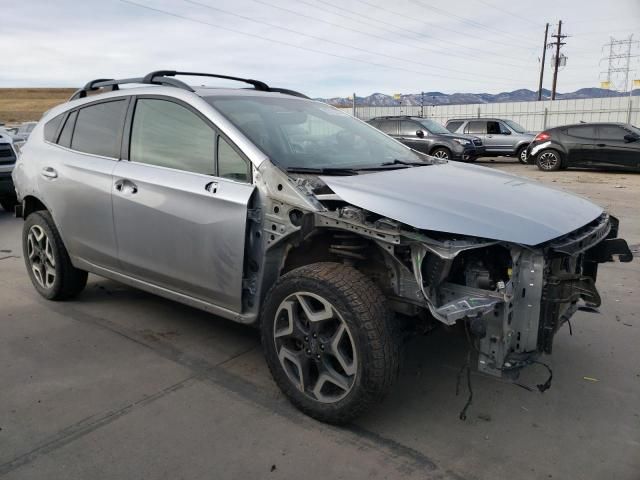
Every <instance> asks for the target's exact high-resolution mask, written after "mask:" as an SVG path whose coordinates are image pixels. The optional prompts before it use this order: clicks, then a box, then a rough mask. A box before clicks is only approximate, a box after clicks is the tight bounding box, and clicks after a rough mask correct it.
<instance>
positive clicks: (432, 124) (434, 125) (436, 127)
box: [420, 119, 451, 135]
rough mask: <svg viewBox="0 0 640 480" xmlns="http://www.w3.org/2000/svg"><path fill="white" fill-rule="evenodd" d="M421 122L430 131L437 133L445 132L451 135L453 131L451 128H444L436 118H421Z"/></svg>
mask: <svg viewBox="0 0 640 480" xmlns="http://www.w3.org/2000/svg"><path fill="white" fill-rule="evenodd" d="M420 124H422V125H423V126H424V128H426V129H427V130H428V131H429V133H435V134H443V133H444V134H446V135H450V134H451V132H450V131H449V130H447V129H446V128H444V127H443V126H442V125H440V124H439V123H438V122H436V121H435V120H429V119H424V120H420Z"/></svg>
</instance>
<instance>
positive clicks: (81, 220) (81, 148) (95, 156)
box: [38, 98, 129, 268]
mask: <svg viewBox="0 0 640 480" xmlns="http://www.w3.org/2000/svg"><path fill="white" fill-rule="evenodd" d="M128 101H129V99H128V98H120V99H117V100H105V101H100V102H94V103H91V104H88V105H86V106H82V107H80V108H78V109H74V110H72V111H70V112H68V113H67V114H64V115H62V116H61V118H57V117H56V118H54V119H52V120H51V121H50V122H49V123H53V124H54V126H56V128H54V129H49V132H47V130H48V129H47V127H45V139H46V141H47V142H49V143H52V144H57V146H56V147H55V148H51V149H49V150H48V151H47V152H46V155H43V156H42V159H41V160H40V162H41V164H40V165H39V177H38V189H39V191H40V193H41V195H42V199H43V201H44V203H45V204H46V205H47V206H48V207H49V209H50V210H51V214H52V215H53V218H54V220H55V222H56V225H57V226H58V228H59V230H60V234H61V236H62V239H63V241H64V243H65V246H66V247H67V250H68V251H69V254H70V255H71V257H72V260H73V261H74V263H77V260H81V261H85V262H89V263H91V264H94V265H98V266H102V267H107V268H114V267H116V266H117V263H118V260H117V251H116V242H115V235H114V232H113V215H112V208H111V185H112V183H113V180H112V174H113V170H114V168H115V166H116V164H117V163H118V162H117V160H118V158H119V156H120V146H121V140H122V130H123V126H124V119H125V114H126V111H127V104H128ZM56 122H57V123H56Z"/></svg>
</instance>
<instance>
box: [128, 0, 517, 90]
mask: <svg viewBox="0 0 640 480" xmlns="http://www.w3.org/2000/svg"><path fill="white" fill-rule="evenodd" d="M118 1H119V2H121V3H125V4H129V5H133V6H136V7H138V8H143V9H146V10H149V11H152V12H156V13H161V14H163V15H167V16H171V17H174V18H179V19H182V20H186V21H188V22H193V23H198V24H200V25H205V26H208V27H212V28H215V29H218V30H224V31H227V32H232V33H237V34H239V35H244V36H247V37H251V38H258V39H260V40H264V41H267V42H271V43H275V44H278V45H284V46H287V47H290V48H295V49H297V50H303V51H307V52H312V53H319V54H321V55H326V56H329V57H334V58H339V59H341V60H347V61H350V62H357V63H362V64H365V65H372V66H374V67H378V68H383V69H385V70H391V71H404V72H409V73H415V74H418V75H423V76H425V77H438V78H445V79H454V80H459V81H462V82H473V83H476V84H477V82H476V81H474V80H471V79H466V78H458V77H450V76H445V75H439V74H436V73H430V72H422V71H418V70H412V69H409V68H405V67H400V66H390V65H385V64H382V63H376V62H371V61H368V60H363V59H360V58H356V57H347V56H344V55H338V54H335V53H330V52H326V51H323V50H317V49H315V48H309V47H303V46H301V45H296V44H293V43H289V42H285V41H282V40H276V39H273V38H269V37H264V36H262V35H258V34H255V33H248V32H243V31H241V30H236V29H233V28H229V27H225V26H222V25H217V24H215V23H210V22H206V21H204V20H199V19H196V18H191V17H186V16H184V15H180V14H177V13H173V12H170V11H168V10H163V9H160V8H155V7H151V6H149V5H144V4H141V3H138V2H134V1H132V0H118ZM502 85H507V84H506V83H503V84H502ZM508 85H512V84H508Z"/></svg>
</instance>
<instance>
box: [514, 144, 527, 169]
mask: <svg viewBox="0 0 640 480" xmlns="http://www.w3.org/2000/svg"><path fill="white" fill-rule="evenodd" d="M516 157H517V158H518V161H519V162H520V163H523V164H525V165H526V164H527V145H523V146H522V147H520V148H519V149H518V153H516Z"/></svg>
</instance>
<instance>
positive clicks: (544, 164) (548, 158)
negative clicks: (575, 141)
mask: <svg viewBox="0 0 640 480" xmlns="http://www.w3.org/2000/svg"><path fill="white" fill-rule="evenodd" d="M536 165H538V168H539V169H540V170H543V171H545V172H552V171H556V170H559V169H560V167H561V166H562V158H560V154H559V153H558V152H557V151H556V150H551V149H547V150H543V151H541V152H540V153H539V154H538V156H537V157H536Z"/></svg>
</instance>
